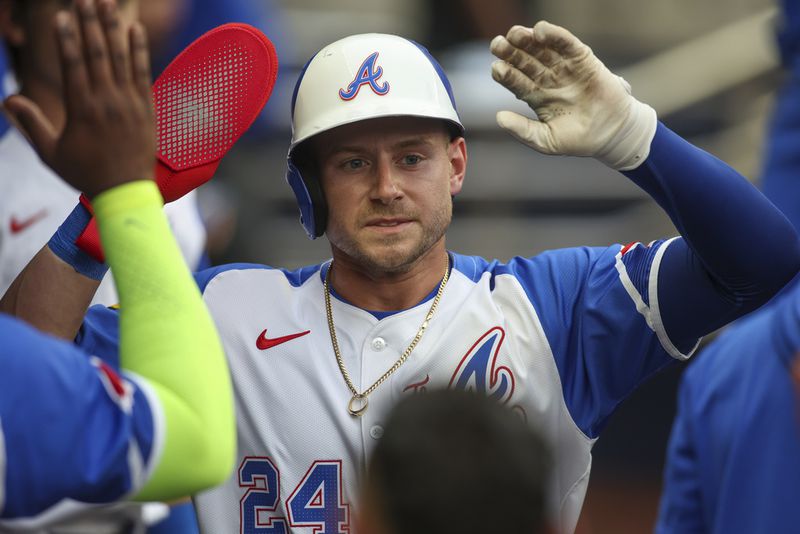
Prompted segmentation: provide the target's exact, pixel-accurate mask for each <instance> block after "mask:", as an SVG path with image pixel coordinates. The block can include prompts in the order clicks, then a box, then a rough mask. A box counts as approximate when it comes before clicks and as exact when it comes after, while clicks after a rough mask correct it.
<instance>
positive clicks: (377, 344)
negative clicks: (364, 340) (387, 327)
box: [372, 337, 386, 350]
mask: <svg viewBox="0 0 800 534" xmlns="http://www.w3.org/2000/svg"><path fill="white" fill-rule="evenodd" d="M385 348H386V340H385V339H383V338H382V337H376V338H375V339H373V340H372V350H383V349H385Z"/></svg>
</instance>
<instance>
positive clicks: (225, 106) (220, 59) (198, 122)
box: [153, 24, 278, 170]
mask: <svg viewBox="0 0 800 534" xmlns="http://www.w3.org/2000/svg"><path fill="white" fill-rule="evenodd" d="M277 63H278V62H277V57H276V55H275V49H274V47H273V46H272V43H270V42H269V40H267V39H266V38H264V36H263V35H262V34H261V33H260V32H258V31H257V30H255V29H254V28H252V27H250V26H247V25H245V24H227V25H224V26H220V27H219V28H217V29H215V30H212V31H211V32H209V33H207V34H206V35H204V36H203V37H202V38H201V39H199V40H197V41H196V42H195V43H194V44H192V45H190V46H189V47H188V48H187V49H186V50H184V51H183V52H182V53H181V54H180V55H179V56H178V57H177V58H175V60H174V61H173V62H172V63H171V64H170V65H169V67H167V69H166V70H165V71H164V74H162V75H161V76H160V77H159V78H158V80H156V83H155V85H154V86H153V100H154V103H155V109H156V114H157V117H158V123H157V135H158V152H159V159H160V160H161V161H162V162H163V163H165V164H167V165H168V166H169V167H171V168H172V169H173V170H183V169H187V168H190V167H196V166H199V165H204V164H207V163H210V162H212V161H215V160H219V159H221V158H222V156H223V155H224V154H225V153H226V152H227V151H228V150H230V148H231V146H233V144H234V143H235V142H236V140H237V139H238V138H239V137H240V136H241V135H242V134H243V133H244V132H245V131H246V130H247V129H248V128H249V127H250V125H251V124H252V123H253V121H254V120H255V119H256V117H257V116H258V114H259V112H260V110H261V108H262V107H263V106H264V104H265V103H266V101H267V99H268V98H269V94H270V92H271V91H272V86H273V85H274V83H275V77H276V75H277ZM265 88H268V90H267V91H266V92H265Z"/></svg>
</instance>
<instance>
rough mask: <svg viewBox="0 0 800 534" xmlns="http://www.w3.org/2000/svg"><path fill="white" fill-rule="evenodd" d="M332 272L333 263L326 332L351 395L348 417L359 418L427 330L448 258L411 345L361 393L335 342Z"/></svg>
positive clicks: (447, 270) (441, 290) (446, 274)
mask: <svg viewBox="0 0 800 534" xmlns="http://www.w3.org/2000/svg"><path fill="white" fill-rule="evenodd" d="M332 270H333V263H331V265H330V267H328V272H327V274H326V276H325V313H326V315H327V316H328V331H329V332H330V334H331V344H332V345H333V352H334V354H335V355H336V363H338V364H339V370H340V371H341V372H342V377H343V378H344V381H345V383H346V384H347V388H348V389H349V390H350V392H351V393H352V394H353V397H352V398H351V399H350V402H348V403H347V411H348V412H350V415H352V416H354V417H361V416H362V415H364V413H365V412H366V411H367V406H369V400H368V399H367V397H368V396H369V395H370V394H371V393H372V392H373V391H375V390H376V389H378V386H380V385H381V384H383V383H384V382H385V381H386V379H387V378H389V377H390V376H392V373H394V372H395V371H397V370H398V369H399V368H400V366H401V365H403V363H405V361H406V360H407V359H408V356H409V355H410V354H411V351H413V350H414V347H416V346H417V343H419V340H420V339H422V335H423V334H424V333H425V330H427V329H428V325H429V324H430V321H431V319H433V314H434V313H436V308H437V307H438V306H439V300H441V298H442V293H444V286H446V285H447V280H449V278H450V256H449V255H448V256H447V264H446V266H445V270H444V277H442V283H441V284H439V290H438V291H437V292H436V297H434V299H433V304H431V307H430V309H429V310H428V314H427V315H426V316H425V320H424V321H422V324H421V325H420V327H419V330H417V335H416V336H414V339H413V340H412V341H411V344H410V345H409V346H408V348H406V350H404V351H403V354H401V355H400V358H398V360H397V361H396V362H394V365H392V366H391V367H390V368H389V370H388V371H386V372H385V373H383V375H382V376H381V377H380V378H379V379H378V380H376V381H375V383H374V384H372V385H371V386H370V387H369V388H367V389H365V390H364V392H363V393H359V392H358V390H357V389H356V387H355V386H354V385H353V382H352V380H350V374H349V373H348V372H347V369H346V368H345V366H344V360H342V354H341V352H339V342H338V341H337V340H336V327H335V326H334V324H333V310H332V309H331V289H330V285H329V281H330V278H331V271H332Z"/></svg>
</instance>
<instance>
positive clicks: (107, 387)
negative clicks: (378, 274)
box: [0, 316, 161, 524]
mask: <svg viewBox="0 0 800 534" xmlns="http://www.w3.org/2000/svg"><path fill="white" fill-rule="evenodd" d="M0 333H1V334H2V338H3V340H4V341H3V343H4V346H3V349H2V351H0V435H1V439H0V441H1V442H2V444H3V446H2V447H0V456H1V458H0V466H1V465H5V476H4V477H0V520H3V521H8V520H12V519H17V520H21V518H32V517H35V516H36V515H38V514H39V513H41V512H43V511H45V510H47V509H49V508H50V507H52V506H54V505H56V504H58V503H59V502H61V501H62V500H64V499H72V500H75V501H80V502H86V503H108V502H113V501H115V500H118V499H121V498H124V497H126V496H128V495H130V494H132V493H134V492H135V491H137V490H138V489H139V488H140V487H141V486H142V484H144V482H145V481H146V480H147V477H148V475H149V472H150V470H151V469H152V467H153V466H154V465H155V462H157V457H158V454H159V453H158V440H159V437H158V436H160V435H161V431H160V428H161V423H160V420H161V418H160V411H159V404H158V401H157V400H156V398H155V396H154V395H150V394H149V389H148V387H147V384H146V382H144V381H141V380H139V379H136V378H135V377H127V376H124V375H120V374H119V372H118V371H117V370H116V369H114V368H113V367H112V366H110V365H108V364H106V363H105V362H103V361H102V360H100V359H98V358H93V357H89V356H88V355H86V354H85V353H84V352H82V351H80V350H78V349H77V348H76V347H75V346H74V345H72V344H69V343H65V342H63V341H61V340H58V339H55V338H52V337H49V336H46V335H44V334H42V333H40V332H38V331H36V330H34V329H33V328H31V327H29V326H27V325H24V324H23V323H20V322H19V321H17V320H14V319H12V318H10V317H7V316H0ZM12 524H13V523H12Z"/></svg>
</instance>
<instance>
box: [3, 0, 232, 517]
mask: <svg viewBox="0 0 800 534" xmlns="http://www.w3.org/2000/svg"><path fill="white" fill-rule="evenodd" d="M109 6H111V7H109ZM105 7H106V8H108V9H106V10H103V11H102V16H103V18H104V21H105V24H106V26H107V27H111V25H116V26H115V27H116V28H117V29H116V31H115V34H114V35H115V36H116V37H117V38H118V39H115V40H113V41H114V42H115V46H114V47H113V52H114V57H115V58H116V59H115V61H114V62H113V67H115V72H116V76H117V77H115V78H113V79H111V78H108V77H98V75H99V74H100V73H101V72H103V71H108V70H109V69H110V67H111V65H112V64H111V63H110V62H108V61H105V62H99V61H97V59H96V58H93V57H92V56H90V55H89V52H88V51H89V50H90V47H89V46H87V47H86V58H87V61H84V55H83V53H82V52H81V49H80V47H79V40H78V38H77V36H78V31H80V30H81V29H82V30H83V34H84V35H86V36H87V42H89V43H91V42H92V38H94V37H96V35H94V36H93V33H95V32H97V31H98V25H97V24H95V25H93V26H83V27H82V28H79V27H77V26H75V25H74V23H73V22H72V20H71V17H70V16H69V15H68V14H67V13H61V14H60V16H59V18H58V19H57V28H58V29H57V31H58V36H59V42H60V47H59V49H60V58H61V61H62V62H63V63H64V65H65V71H66V76H65V80H66V85H67V86H68V87H69V89H68V91H67V93H66V94H67V98H66V100H67V102H66V108H67V110H68V114H67V118H66V121H65V127H64V129H63V131H62V132H60V133H59V134H56V133H55V131H54V130H52V131H49V132H45V133H44V134H43V135H44V137H43V138H40V139H44V138H46V139H47V142H46V143H43V144H41V145H40V149H42V156H43V157H44V158H45V160H46V161H47V163H48V164H49V165H52V166H53V168H54V169H56V170H57V171H58V172H59V174H60V175H61V176H63V177H64V178H65V179H66V180H68V181H69V183H70V184H72V186H73V187H76V188H77V189H80V190H81V191H83V192H85V193H86V194H87V195H89V196H90V197H91V198H93V206H94V209H95V215H96V216H97V220H98V224H99V227H100V232H101V236H102V240H103V244H104V246H105V251H106V256H107V258H108V261H109V264H110V265H111V268H112V269H113V272H114V276H115V278H116V281H117V284H118V287H119V291H120V297H121V299H122V308H121V310H122V311H121V312H120V338H119V339H120V350H119V357H118V360H117V358H116V357H114V358H113V359H108V360H103V359H100V358H98V357H96V356H95V355H93V354H92V353H89V352H84V351H82V350H80V349H78V348H77V347H75V346H74V345H73V344H71V343H67V342H65V341H62V340H58V339H55V338H53V337H51V336H48V335H45V334H43V333H41V332H38V331H37V330H35V329H33V328H31V327H30V326H28V325H26V324H24V323H22V322H21V321H19V320H17V319H14V318H12V317H10V316H8V315H6V314H0V337H1V338H2V340H3V347H2V348H0V531H3V532H7V531H9V530H12V531H13V530H16V529H23V530H24V529H34V528H37V527H39V526H41V525H44V524H46V523H50V522H52V521H55V520H58V519H60V518H62V517H64V516H70V515H73V514H75V513H78V512H80V511H81V510H87V509H94V508H96V505H97V504H101V503H108V502H113V501H116V500H118V499H123V498H135V499H138V500H150V499H163V500H170V499H175V498H179V497H182V496H185V495H187V494H191V493H193V492H196V491H198V490H201V489H203V488H207V487H209V486H213V485H215V484H217V483H219V482H221V481H223V480H224V479H225V478H227V477H228V475H229V474H230V470H231V467H232V464H233V460H234V452H235V428H234V417H233V398H232V390H231V384H230V381H229V380H228V373H227V367H226V364H225V357H224V354H223V352H222V347H221V345H220V342H219V338H218V336H217V333H216V330H215V329H214V325H213V323H212V320H211V317H210V316H209V314H208V311H207V309H206V308H205V306H204V305H203V302H202V299H201V298H200V295H199V293H198V291H197V288H196V286H195V284H194V283H193V280H192V278H191V275H190V273H189V272H188V270H187V269H186V267H185V265H184V263H183V261H182V259H181V255H180V250H179V249H178V246H177V244H176V243H175V240H174V239H173V238H172V236H171V234H170V231H169V226H168V223H167V220H166V218H165V216H164V215H163V213H162V206H163V200H162V199H161V195H160V193H159V191H158V188H157V187H156V185H155V183H154V182H153V172H154V171H153V161H154V159H155V146H156V141H155V121H154V117H153V111H152V104H151V97H150V77H149V65H148V53H147V44H146V41H145V36H144V31H143V29H142V27H141V26H140V25H134V26H133V27H132V28H131V30H130V53H128V52H127V51H126V50H125V49H126V48H127V47H126V46H125V45H124V44H123V43H122V41H121V39H124V38H125V36H126V33H123V32H122V31H121V30H120V29H119V20H118V14H117V13H116V11H115V10H114V9H112V7H113V5H112V4H109V3H106V4H105ZM90 79H91V82H90V81H89V80H90ZM99 103H102V104H103V105H104V108H103V109H104V110H105V111H107V113H94V112H93V111H94V110H96V109H97V108H94V107H92V106H96V105H98V104H99ZM82 111H83V112H82ZM95 136H97V137H96V138H95ZM87 139H95V141H94V142H92V143H87V142H86V141H87ZM190 366H191V368H192V371H191V372H190V373H186V368H188V367H190ZM120 367H121V368H122V369H123V371H122V372H120ZM92 531H94V530H92Z"/></svg>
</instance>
